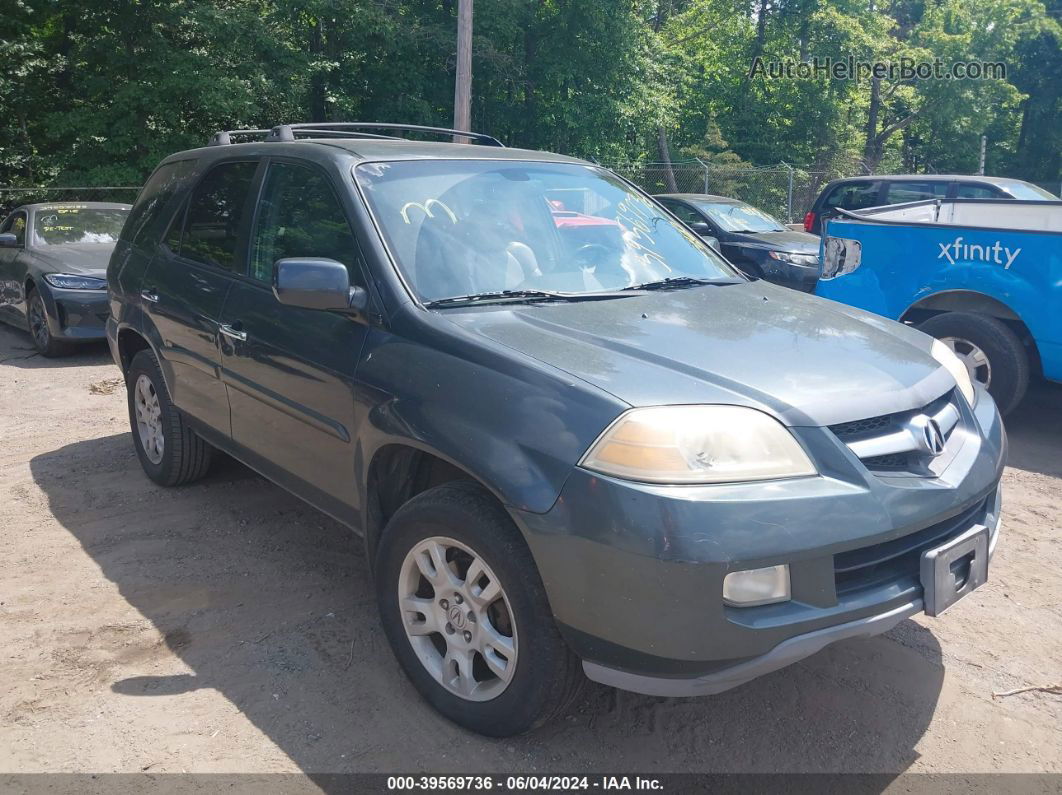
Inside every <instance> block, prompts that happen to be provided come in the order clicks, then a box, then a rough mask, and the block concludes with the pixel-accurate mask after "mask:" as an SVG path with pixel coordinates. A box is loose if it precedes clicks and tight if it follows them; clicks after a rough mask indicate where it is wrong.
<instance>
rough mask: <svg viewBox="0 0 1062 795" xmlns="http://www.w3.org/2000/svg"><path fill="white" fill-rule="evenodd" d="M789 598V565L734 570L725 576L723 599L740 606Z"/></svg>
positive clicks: (750, 605)
mask: <svg viewBox="0 0 1062 795" xmlns="http://www.w3.org/2000/svg"><path fill="white" fill-rule="evenodd" d="M788 600H789V566H788V565H787V564H784V563H783V564H782V565H780V566H767V567H766V568H763V569H746V570H745V571H732V572H730V573H729V574H728V575H726V577H724V578H723V601H724V602H726V603H727V604H730V605H736V606H738V607H755V606H756V605H769V604H772V603H773V602H785V601H788Z"/></svg>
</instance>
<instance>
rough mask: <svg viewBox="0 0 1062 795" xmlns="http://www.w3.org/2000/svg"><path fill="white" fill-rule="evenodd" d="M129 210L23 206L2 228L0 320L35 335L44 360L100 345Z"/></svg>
mask: <svg viewBox="0 0 1062 795" xmlns="http://www.w3.org/2000/svg"><path fill="white" fill-rule="evenodd" d="M129 210H130V205H128V204H110V203H105V202H57V203H52V204H27V205H23V206H22V207H18V208H16V209H15V210H13V211H12V212H11V214H10V215H8V216H7V218H5V219H4V222H3V224H0V319H3V320H5V321H7V322H8V323H11V324H12V325H15V326H19V327H20V328H24V329H26V330H28V331H29V333H30V336H31V337H32V338H33V344H34V345H35V346H36V347H37V350H38V351H40V352H41V353H42V354H43V355H45V356H61V355H63V354H66V353H70V352H71V351H72V350H73V349H74V343H78V342H89V341H94V340H102V339H104V337H105V336H106V335H105V333H104V322H105V321H106V319H107V314H108V308H107V281H106V276H107V262H108V260H110V257H111V252H112V251H113V250H114V245H115V243H117V242H118V234H119V232H121V229H122V224H124V223H125V218H126V216H127V215H128V214H129Z"/></svg>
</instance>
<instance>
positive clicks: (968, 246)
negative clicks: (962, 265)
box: [937, 237, 1021, 270]
mask: <svg viewBox="0 0 1062 795" xmlns="http://www.w3.org/2000/svg"><path fill="white" fill-rule="evenodd" d="M937 245H938V246H940V253H939V254H938V255H937V259H947V261H948V263H949V264H951V265H954V264H955V262H956V260H974V259H978V260H981V261H982V262H994V263H995V264H996V265H1002V266H1003V269H1004V270H1008V269H1009V268H1010V266H1011V265H1013V264H1014V260H1016V259H1017V258H1018V255H1019V254H1020V253H1021V249H1020V248H1016V249H1014V250H1013V251H1011V250H1010V249H1009V248H1007V247H1006V246H1004V245H1003V244H1002V243H1000V242H999V241H998V240H997V241H996V244H995V245H994V246H981V245H977V244H976V243H963V242H962V238H961V237H957V238H955V240H954V241H952V242H951V243H937ZM952 252H954V254H952Z"/></svg>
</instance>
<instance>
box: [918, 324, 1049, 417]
mask: <svg viewBox="0 0 1062 795" xmlns="http://www.w3.org/2000/svg"><path fill="white" fill-rule="evenodd" d="M918 328H919V330H920V331H924V332H925V333H926V334H931V335H933V336H934V337H936V338H937V339H939V340H940V341H941V342H943V343H944V344H945V345H947V346H948V347H949V348H951V349H952V350H953V351H954V352H955V355H956V356H958V357H959V359H960V360H962V362H963V364H965V365H966V369H967V370H968V371H969V372H970V378H971V379H973V380H974V381H976V382H977V383H979V384H980V385H981V386H983V387H985V389H987V390H988V393H989V394H990V395H991V396H992V399H993V400H995V401H996V406H998V407H999V412H1000V413H1001V414H1009V413H1010V412H1011V411H1013V410H1014V409H1015V408H1017V406H1018V404H1019V403H1021V399H1022V398H1023V397H1025V390H1026V389H1027V388H1028V386H1029V354H1028V353H1027V352H1026V350H1025V346H1024V345H1023V344H1022V342H1021V340H1020V339H1019V338H1018V335H1017V334H1015V333H1014V332H1013V331H1011V329H1010V326H1008V325H1007V324H1006V323H1004V322H1003V321H1002V320H1000V319H999V318H995V317H991V316H989V315H978V314H974V313H972V312H945V313H944V314H941V315H934V316H933V317H931V318H929V320H927V321H926V322H924V323H922V324H921V325H920V326H919V327H918Z"/></svg>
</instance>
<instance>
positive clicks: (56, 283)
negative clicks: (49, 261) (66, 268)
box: [44, 273, 107, 290]
mask: <svg viewBox="0 0 1062 795" xmlns="http://www.w3.org/2000/svg"><path fill="white" fill-rule="evenodd" d="M44 281H46V282H48V284H50V285H51V286H52V287H60V288H62V289H63V290H106V289H107V280H106V279H97V278H95V277H92V276H75V275H74V274H72V273H46V274H44Z"/></svg>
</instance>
